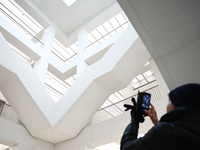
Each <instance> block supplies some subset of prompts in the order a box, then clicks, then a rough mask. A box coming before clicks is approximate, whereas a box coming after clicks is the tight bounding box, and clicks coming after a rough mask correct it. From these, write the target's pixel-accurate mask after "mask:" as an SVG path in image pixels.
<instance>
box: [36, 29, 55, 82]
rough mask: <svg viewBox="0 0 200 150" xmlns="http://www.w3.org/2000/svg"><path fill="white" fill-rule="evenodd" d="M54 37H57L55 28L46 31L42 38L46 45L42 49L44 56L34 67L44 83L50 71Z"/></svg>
mask: <svg viewBox="0 0 200 150" xmlns="http://www.w3.org/2000/svg"><path fill="white" fill-rule="evenodd" d="M54 37H55V30H54V29H53V27H51V26H50V27H48V28H47V29H45V31H44V35H43V38H42V42H43V43H44V45H43V46H42V47H41V48H42V49H43V56H42V58H40V59H39V60H37V61H36V62H35V65H34V67H33V68H34V70H35V71H36V73H37V75H38V77H39V78H40V80H41V81H42V82H43V83H44V81H45V76H46V72H47V69H48V64H49V61H48V59H49V57H50V54H51V49H52V45H53V40H54Z"/></svg>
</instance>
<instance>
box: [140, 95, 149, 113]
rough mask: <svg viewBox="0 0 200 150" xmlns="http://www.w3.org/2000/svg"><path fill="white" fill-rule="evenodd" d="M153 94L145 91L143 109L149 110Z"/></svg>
mask: <svg viewBox="0 0 200 150" xmlns="http://www.w3.org/2000/svg"><path fill="white" fill-rule="evenodd" d="M150 99H151V95H150V94H148V93H144V95H143V102H142V110H143V111H144V110H145V109H147V110H149V105H150Z"/></svg>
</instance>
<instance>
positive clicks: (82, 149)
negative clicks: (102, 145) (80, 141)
mask: <svg viewBox="0 0 200 150" xmlns="http://www.w3.org/2000/svg"><path fill="white" fill-rule="evenodd" d="M74 150H93V148H91V147H88V146H80V147H76V148H74Z"/></svg>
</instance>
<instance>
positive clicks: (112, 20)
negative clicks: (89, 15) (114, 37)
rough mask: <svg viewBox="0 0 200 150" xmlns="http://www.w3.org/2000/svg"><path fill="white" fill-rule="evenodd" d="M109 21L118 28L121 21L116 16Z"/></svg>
mask: <svg viewBox="0 0 200 150" xmlns="http://www.w3.org/2000/svg"><path fill="white" fill-rule="evenodd" d="M109 22H110V23H111V24H112V26H113V27H114V29H116V28H117V27H119V23H118V22H117V20H116V19H115V17H113V18H111V19H110V20H109Z"/></svg>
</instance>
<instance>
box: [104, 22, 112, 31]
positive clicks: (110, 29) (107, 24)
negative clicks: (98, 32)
mask: <svg viewBox="0 0 200 150" xmlns="http://www.w3.org/2000/svg"><path fill="white" fill-rule="evenodd" d="M103 27H104V28H105V29H106V31H107V32H111V31H112V30H113V27H112V26H111V24H110V23H109V22H108V21H106V22H105V23H104V24H103Z"/></svg>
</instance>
